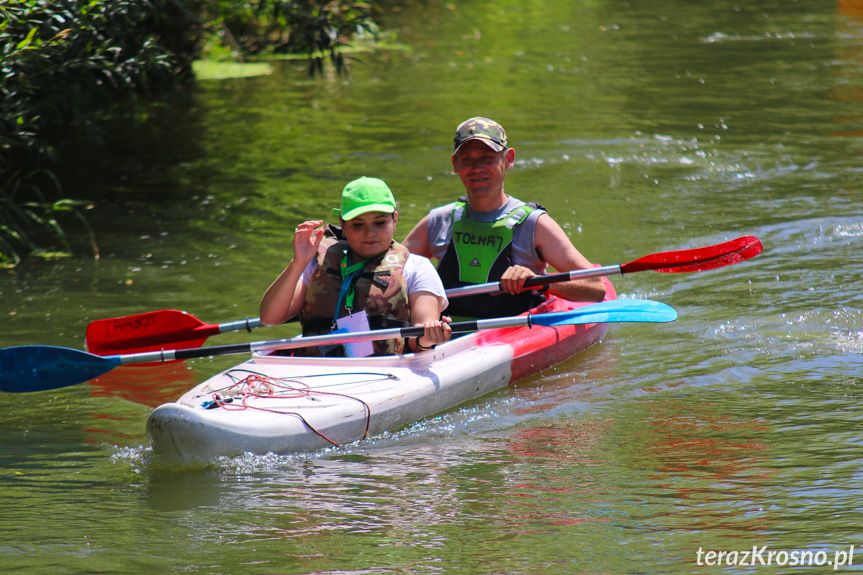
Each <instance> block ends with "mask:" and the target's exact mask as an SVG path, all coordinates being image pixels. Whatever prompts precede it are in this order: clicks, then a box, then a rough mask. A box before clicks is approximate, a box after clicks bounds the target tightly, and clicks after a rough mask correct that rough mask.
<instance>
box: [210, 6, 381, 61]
mask: <svg viewBox="0 0 863 575" xmlns="http://www.w3.org/2000/svg"><path fill="white" fill-rule="evenodd" d="M372 9H373V4H372V3H370V2H363V1H360V0H288V1H286V0H256V1H246V2H236V1H229V0H214V1H210V2H207V3H206V5H205V8H204V14H205V21H206V22H207V24H206V26H207V32H208V34H209V39H210V44H209V45H208V48H209V50H210V52H211V57H212V56H214V55H218V52H221V53H222V56H225V50H223V49H221V50H220V48H224V47H227V48H228V50H229V51H230V57H231V58H234V59H238V60H240V61H242V60H243V59H244V58H246V57H256V58H260V57H262V56H266V55H268V54H305V55H307V56H308V58H309V74H310V75H313V76H314V75H316V74H321V73H323V67H324V58H325V57H326V56H329V58H330V61H331V62H332V64H333V66H334V67H335V69H336V71H337V72H338V73H340V74H341V73H344V72H346V71H347V66H346V62H345V57H344V52H343V51H342V48H345V47H347V46H349V45H350V41H351V39H352V38H353V37H354V36H355V35H357V34H368V35H371V36H374V37H376V36H377V34H378V28H377V24H375V22H374V20H373V19H372V18H371V13H372Z"/></svg>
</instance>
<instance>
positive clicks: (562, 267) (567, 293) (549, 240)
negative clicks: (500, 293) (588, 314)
mask: <svg viewBox="0 0 863 575" xmlns="http://www.w3.org/2000/svg"><path fill="white" fill-rule="evenodd" d="M534 247H535V248H536V250H537V252H539V254H540V255H541V256H542V258H543V259H544V260H545V261H546V262H547V263H548V264H549V265H551V267H553V268H554V269H555V270H557V271H558V272H569V271H573V270H587V269H593V264H591V263H590V261H588V259H587V258H585V257H584V256H583V255H581V253H580V252H579V251H578V250H577V249H575V246H573V245H572V242H571V241H570V240H569V236H567V235H566V233H565V232H564V231H563V229H562V228H561V227H560V226H559V225H558V223H557V222H556V221H554V220H553V219H552V218H551V216H549V215H548V214H542V215H541V216H539V218H538V219H537V221H536V232H535V234H534ZM534 275H535V274H534V273H533V272H531V271H530V270H529V269H527V268H525V267H522V266H513V267H511V268H509V269H507V270H506V271H505V272H504V274H503V276H502V277H501V287H503V288H504V291H505V292H508V293H518V292H520V291H523V290H522V286H523V285H524V282H525V281H526V280H527V279H528V278H530V277H533V276H534ZM548 293H550V294H552V295H556V296H558V297H561V298H563V299H567V300H569V301H602V299H603V298H604V297H605V284H604V283H603V282H602V279H601V278H589V279H583V280H572V281H568V282H559V283H553V284H549V286H548Z"/></svg>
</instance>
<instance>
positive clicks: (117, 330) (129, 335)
mask: <svg viewBox="0 0 863 575" xmlns="http://www.w3.org/2000/svg"><path fill="white" fill-rule="evenodd" d="M261 325H263V324H261V320H260V319H259V318H255V319H250V318H246V319H242V320H237V321H229V322H227V323H220V324H218V325H212V324H207V323H204V322H202V321H201V320H199V319H198V318H196V317H195V316H193V315H191V314H189V313H186V312H184V311H178V310H175V309H167V310H161V311H151V312H147V313H139V314H135V315H129V316H125V317H114V318H110V319H99V320H96V321H92V322H90V325H88V326H87V337H86V345H87V350H88V351H89V352H90V353H95V354H96V355H111V354H115V353H129V352H135V353H141V352H145V351H156V350H160V349H162V348H164V347H165V346H166V345H171V344H173V345H174V346H175V347H176V348H181V349H187V348H192V347H201V346H202V345H204V342H205V341H207V338H208V337H210V336H211V335H217V334H220V333H225V332H226V331H240V330H244V329H245V330H247V331H248V332H249V333H251V332H252V329H254V328H256V327H261Z"/></svg>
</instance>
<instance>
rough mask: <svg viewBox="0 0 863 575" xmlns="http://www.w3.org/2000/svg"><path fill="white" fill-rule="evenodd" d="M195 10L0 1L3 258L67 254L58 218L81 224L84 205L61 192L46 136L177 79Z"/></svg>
mask: <svg viewBox="0 0 863 575" xmlns="http://www.w3.org/2000/svg"><path fill="white" fill-rule="evenodd" d="M195 8H196V3H195V2H189V1H185V0H104V1H103V0H91V1H90V2H77V1H74V0H51V1H50V2H49V1H45V0H9V1H8V2H5V3H3V4H0V62H2V63H0V266H3V265H5V266H10V265H15V264H17V263H18V262H19V261H20V260H21V258H22V257H23V256H25V255H29V254H37V255H42V256H45V257H56V256H61V255H68V253H69V243H68V241H67V237H66V234H65V233H64V231H63V224H61V222H63V221H68V222H71V221H77V222H80V223H83V224H84V225H85V227H86V219H85V218H83V217H82V211H81V210H82V209H83V208H84V207H85V204H84V203H82V202H77V201H73V200H70V199H66V198H63V197H62V187H61V182H59V181H57V179H56V177H54V175H53V173H52V172H51V168H52V167H53V166H55V165H56V161H57V158H56V157H55V152H54V149H53V147H52V145H51V142H52V141H56V139H57V138H58V134H60V133H61V132H62V129H63V127H64V126H68V125H70V124H85V123H89V122H93V121H94V119H97V118H98V115H99V113H100V112H101V111H104V110H107V109H110V108H111V107H113V106H116V105H117V103H118V102H122V101H128V100H129V99H134V98H136V97H138V96H140V95H145V96H148V95H152V94H155V93H158V92H159V91H162V90H165V89H166V88H168V87H170V86H172V85H174V84H175V83H176V82H177V81H178V80H179V79H182V78H183V77H184V75H185V74H186V73H187V71H188V70H189V69H190V66H191V61H192V59H193V57H194V50H195V46H196V45H197V40H196V38H195V37H194V31H195V29H196V22H197V14H196V11H195ZM51 134H54V135H53V136H52V135H51ZM88 231H89V228H88ZM91 237H92V234H91ZM92 245H93V248H94V252H95V243H92ZM96 253H97V252H96Z"/></svg>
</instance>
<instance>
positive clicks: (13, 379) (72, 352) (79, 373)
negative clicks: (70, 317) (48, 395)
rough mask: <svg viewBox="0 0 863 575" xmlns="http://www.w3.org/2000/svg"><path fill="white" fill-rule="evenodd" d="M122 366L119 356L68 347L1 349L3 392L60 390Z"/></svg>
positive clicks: (38, 346)
mask: <svg viewBox="0 0 863 575" xmlns="http://www.w3.org/2000/svg"><path fill="white" fill-rule="evenodd" d="M119 365H120V360H119V359H117V358H116V357H99V356H98V355H93V354H90V353H87V352H84V351H79V350H77V349H69V348H66V347H53V346H50V345H20V346H17V347H7V348H5V349H0V391H6V392H10V393H23V392H28V391H45V390H48V389H58V388H60V387H67V386H69V385H75V384H76V383H82V382H85V381H89V380H91V379H93V378H94V377H98V376H100V375H102V374H103V373H105V372H108V371H111V370H112V369H114V368H115V367H117V366H119Z"/></svg>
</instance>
